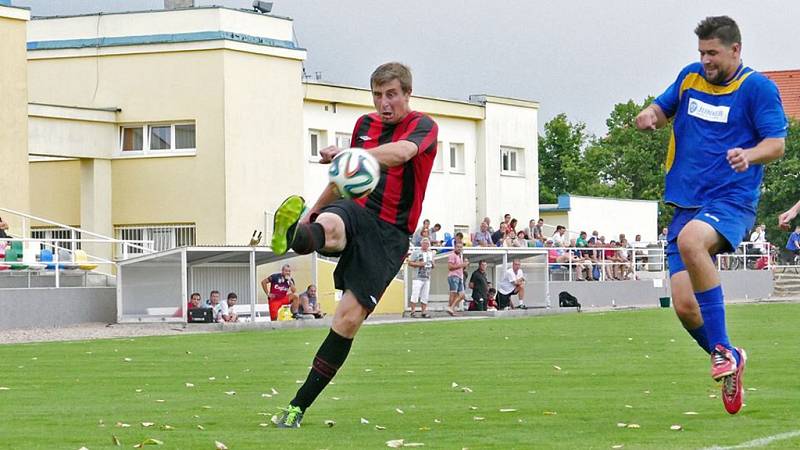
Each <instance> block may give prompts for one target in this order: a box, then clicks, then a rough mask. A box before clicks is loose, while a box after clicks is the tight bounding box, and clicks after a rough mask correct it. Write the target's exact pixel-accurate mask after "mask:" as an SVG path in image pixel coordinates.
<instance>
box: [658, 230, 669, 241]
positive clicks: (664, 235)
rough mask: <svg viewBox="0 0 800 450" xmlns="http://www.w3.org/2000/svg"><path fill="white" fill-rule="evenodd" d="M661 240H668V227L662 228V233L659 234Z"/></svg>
mask: <svg viewBox="0 0 800 450" xmlns="http://www.w3.org/2000/svg"><path fill="white" fill-rule="evenodd" d="M658 240H659V241H666V240H667V227H664V228H662V229H661V234H659V235H658Z"/></svg>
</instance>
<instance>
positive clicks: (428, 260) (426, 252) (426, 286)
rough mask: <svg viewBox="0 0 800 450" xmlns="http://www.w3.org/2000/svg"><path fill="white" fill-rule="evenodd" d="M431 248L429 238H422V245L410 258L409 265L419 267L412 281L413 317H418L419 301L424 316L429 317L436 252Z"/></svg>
mask: <svg viewBox="0 0 800 450" xmlns="http://www.w3.org/2000/svg"><path fill="white" fill-rule="evenodd" d="M430 248H431V243H430V241H429V240H428V238H423V239H422V247H421V248H420V249H417V250H414V252H413V253H411V256H410V257H409V258H408V265H409V266H410V267H414V268H416V269H417V273H416V274H415V275H414V280H413V281H412V282H411V298H410V299H409V303H411V317H417V311H416V306H417V303H421V304H422V317H424V318H428V317H429V316H428V296H429V293H430V289H431V270H433V268H434V266H435V265H434V262H433V257H434V255H435V254H436V252H434V251H433V250H431V249H430Z"/></svg>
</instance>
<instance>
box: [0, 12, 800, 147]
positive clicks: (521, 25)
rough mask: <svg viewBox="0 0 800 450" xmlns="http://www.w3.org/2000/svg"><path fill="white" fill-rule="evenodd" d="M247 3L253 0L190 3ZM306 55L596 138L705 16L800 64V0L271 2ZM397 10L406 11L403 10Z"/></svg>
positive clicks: (678, 58) (751, 49)
mask: <svg viewBox="0 0 800 450" xmlns="http://www.w3.org/2000/svg"><path fill="white" fill-rule="evenodd" d="M195 3H196V4H197V5H209V4H221V5H225V6H230V7H239V8H249V7H250V5H252V1H250V0H195ZM12 4H13V5H15V6H28V7H31V8H32V13H33V14H34V15H66V14H82V13H90V12H97V11H100V10H102V11H107V12H110V11H126V10H142V9H160V8H161V7H162V6H163V0H113V1H112V0H62V1H53V0H12ZM274 4H275V6H274V7H273V13H274V14H277V15H281V16H288V17H292V18H293V19H294V25H295V32H296V34H297V39H298V42H299V43H300V45H301V46H303V47H305V48H307V49H308V60H307V61H306V64H305V65H306V69H307V72H308V73H314V72H317V71H321V72H322V75H323V78H324V79H325V80H327V81H331V82H335V83H343V84H348V85H357V86H366V85H367V79H368V78H369V74H370V72H371V71H372V69H374V67H375V66H376V65H378V64H380V63H382V62H385V61H388V60H399V61H403V62H405V63H407V64H409V65H410V66H411V67H412V69H413V71H414V90H415V93H417V94H421V95H431V96H437V97H445V98H456V99H462V100H463V99H466V98H467V97H468V96H469V95H470V94H482V93H485V94H493V95H500V96H507V97H517V98H524V99H531V100H537V101H539V102H540V103H541V117H540V128H541V126H542V125H543V124H544V122H545V121H547V120H549V119H550V118H552V117H553V116H555V115H556V114H558V113H561V112H565V113H567V115H568V116H569V118H570V119H571V120H573V121H576V120H578V121H582V122H585V123H586V124H587V125H588V127H589V130H590V131H591V132H594V133H596V134H602V133H604V132H605V129H606V127H605V120H606V118H607V116H608V114H609V112H610V111H611V108H612V107H613V105H614V104H615V103H618V102H623V101H627V100H628V99H635V100H637V101H639V100H641V99H643V98H644V97H645V96H647V95H649V94H659V93H660V92H661V91H662V90H663V89H664V88H665V87H666V86H667V85H668V84H669V83H670V82H671V81H672V80H673V79H674V78H675V76H676V75H677V73H678V71H679V70H680V69H681V68H682V67H683V66H684V65H686V64H687V63H689V62H691V61H694V60H696V59H697V51H696V49H697V40H696V38H695V36H694V34H693V32H692V30H693V29H694V26H695V25H696V24H697V22H698V21H699V20H700V19H702V18H703V17H705V16H708V15H722V14H727V15H730V16H731V17H733V18H734V19H736V21H737V22H738V23H739V26H740V28H741V29H742V40H743V51H742V54H743V58H744V61H745V64H747V65H749V66H751V67H753V68H754V69H756V70H782V69H798V68H800V57H799V56H798V55H800V39H797V36H796V34H797V31H796V28H797V23H798V19H800V2H794V1H776V0H740V1H735V2H734V1H728V2H697V1H696V0H694V1H691V0H680V1H679V0H674V1H658V2H656V1H640V0H625V1H623V0H606V1H595V0H581V1H577V0H563V1H537V0H498V1H495V2H488V1H476V0H461V1H457V0H439V1H434V0H406V1H404V2H396V1H386V0H336V1H331V0H328V1H323V0H317V1H313V0H274ZM398 5H402V6H398Z"/></svg>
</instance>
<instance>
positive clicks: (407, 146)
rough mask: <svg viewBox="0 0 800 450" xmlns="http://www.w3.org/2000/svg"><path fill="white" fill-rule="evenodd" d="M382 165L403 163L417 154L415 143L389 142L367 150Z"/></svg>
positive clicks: (390, 165)
mask: <svg viewBox="0 0 800 450" xmlns="http://www.w3.org/2000/svg"><path fill="white" fill-rule="evenodd" d="M367 151H368V152H369V153H370V154H371V155H372V156H374V157H375V159H377V160H378V162H379V163H380V165H381V166H383V167H395V166H400V165H403V164H405V163H406V162H407V161H408V160H409V159H411V158H413V157H414V156H416V155H417V151H418V150H417V144H415V143H413V142H411V141H397V142H389V143H388V144H383V145H379V146H377V147H375V148H372V149H369V150H367Z"/></svg>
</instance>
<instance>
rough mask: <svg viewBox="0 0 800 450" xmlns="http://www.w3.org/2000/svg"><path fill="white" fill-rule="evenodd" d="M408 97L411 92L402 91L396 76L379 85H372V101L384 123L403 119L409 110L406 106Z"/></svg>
mask: <svg viewBox="0 0 800 450" xmlns="http://www.w3.org/2000/svg"><path fill="white" fill-rule="evenodd" d="M409 98H411V93H410V92H403V88H402V87H401V86H400V80H398V79H396V78H395V79H394V80H392V81H389V82H388V83H384V84H382V85H380V86H372V103H373V104H374V105H375V111H377V112H378V114H379V115H380V116H381V120H382V121H383V122H385V123H392V124H394V123H398V122H400V121H401V120H403V118H404V117H405V116H406V114H408V113H409V112H410V111H411V109H410V108H409V106H408V100H409Z"/></svg>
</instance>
